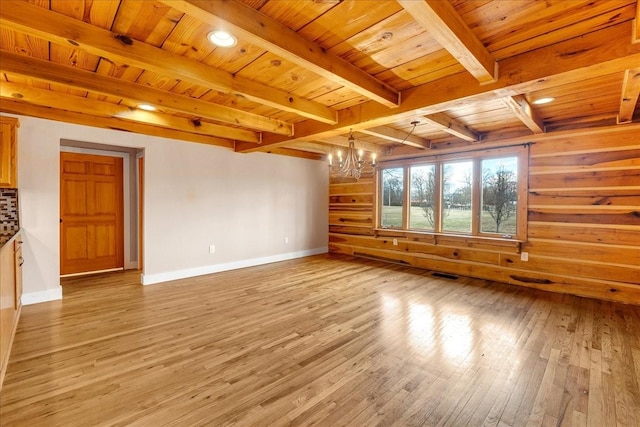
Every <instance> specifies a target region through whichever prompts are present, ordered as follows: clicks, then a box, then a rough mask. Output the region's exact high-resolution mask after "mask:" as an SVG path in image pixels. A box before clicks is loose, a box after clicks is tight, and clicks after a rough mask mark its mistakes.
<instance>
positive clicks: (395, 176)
mask: <svg viewBox="0 0 640 427" xmlns="http://www.w3.org/2000/svg"><path fill="white" fill-rule="evenodd" d="M403 200H404V169H403V168H388V169H382V218H381V222H382V224H381V225H382V227H384V228H400V227H402V217H403V212H404V210H403Z"/></svg>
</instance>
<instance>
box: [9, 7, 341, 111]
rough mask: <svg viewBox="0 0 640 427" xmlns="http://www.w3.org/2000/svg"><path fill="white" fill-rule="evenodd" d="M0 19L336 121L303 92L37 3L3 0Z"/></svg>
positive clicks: (105, 54)
mask: <svg viewBox="0 0 640 427" xmlns="http://www.w3.org/2000/svg"><path fill="white" fill-rule="evenodd" d="M0 25H1V26H2V27H4V29H10V30H15V31H18V32H21V33H25V34H28V35H31V36H35V37H39V38H42V39H45V40H48V41H51V42H54V43H58V44H61V45H63V46H71V47H73V48H77V49H82V50H84V51H87V52H89V53H92V54H94V55H98V56H102V57H105V58H110V59H111V60H113V61H117V62H123V63H125V64H130V65H134V66H136V67H140V68H142V69H145V70H150V71H153V72H156V73H159V74H162V75H167V74H168V75H171V76H172V77H173V78H176V79H181V80H184V81H187V82H190V83H192V84H195V85H198V86H202V87H205V88H209V89H213V90H217V91H220V92H224V93H229V94H233V95H239V96H244V97H245V98H247V99H249V100H251V101H254V102H258V103H260V104H263V105H267V106H269V107H272V108H277V109H280V110H284V111H288V112H292V113H296V114H299V115H301V116H303V117H307V118H310V119H313V120H318V121H320V122H323V123H336V121H337V118H336V112H335V110H332V109H330V108H328V107H326V106H324V105H322V104H320V103H317V102H313V101H309V100H307V99H303V98H299V97H297V96H294V95H293V94H291V93H287V92H284V91H281V90H276V89H273V88H270V87H268V86H265V85H262V84H260V83H257V82H254V81H252V80H249V79H246V78H242V77H239V76H234V75H232V74H231V73H227V72H225V71H222V70H218V69H215V68H213V67H209V66H207V65H205V64H202V63H200V62H197V61H193V60H190V59H188V58H185V57H183V56H180V55H176V54H173V53H171V52H168V51H166V50H163V49H160V48H157V47H155V46H152V45H148V44H145V43H143V42H140V41H137V40H133V39H131V38H129V37H127V36H123V35H119V34H115V33H112V32H110V31H108V30H104V29H102V28H98V27H95V26H93V25H90V24H87V23H85V22H83V21H80V20H77V19H73V18H70V17H68V16H65V15H62V14H59V13H56V12H52V11H49V10H47V9H45V8H42V7H38V6H33V5H31V4H29V3H26V2H23V1H7V0H3V7H1V8H0Z"/></svg>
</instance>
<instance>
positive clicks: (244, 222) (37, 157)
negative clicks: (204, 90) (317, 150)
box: [15, 116, 328, 304]
mask: <svg viewBox="0 0 640 427" xmlns="http://www.w3.org/2000/svg"><path fill="white" fill-rule="evenodd" d="M15 117H18V118H19V119H20V129H19V130H18V147H19V149H18V156H19V157H18V168H19V169H18V180H19V182H18V186H19V198H20V199H19V201H20V210H21V213H22V216H21V226H22V228H23V234H24V242H25V243H24V248H23V251H24V257H25V260H26V261H25V265H24V270H23V287H24V297H23V303H26V304H28V303H34V302H39V301H47V300H52V299H57V298H60V297H61V288H60V285H59V283H60V280H59V274H60V267H59V252H60V250H59V247H60V243H59V242H60V240H59V239H60V236H59V198H60V184H59V152H60V139H72V140H76V141H87V142H94V143H100V144H110V145H116V146H125V147H134V148H144V149H145V195H144V197H145V200H144V202H145V222H144V235H145V238H144V248H145V254H144V277H143V281H144V283H145V284H148V283H157V282H160V281H165V280H170V279H173V278H180V277H189V276H193V275H197V274H205V273H209V272H214V271H221V270H226V269H231V268H238V267H244V266H249V265H257V264H261V263H266V262H272V261H278V260H283V259H289V258H295V257H299V256H304V255H307V254H313V253H322V252H326V251H327V222H328V218H327V217H328V177H327V169H326V165H325V164H323V163H322V162H318V161H313V160H304V159H297V158H291V157H285V156H278V155H270V154H236V153H233V152H232V151H230V150H227V149H223V148H219V147H214V146H207V145H203V144H195V143H188V142H183V141H176V140H171V139H164V138H157V137H151V136H145V135H137V134H132V133H127V132H120V131H114V130H108V129H97V128H91V127H87V126H78V125H71V124H66V123H60V122H54V121H49V120H42V119H35V118H31V117H21V116H15ZM285 237H288V239H289V243H285ZM211 244H214V245H215V247H216V253H215V254H209V245H211Z"/></svg>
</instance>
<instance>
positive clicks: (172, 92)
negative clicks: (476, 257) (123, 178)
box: [0, 0, 640, 159]
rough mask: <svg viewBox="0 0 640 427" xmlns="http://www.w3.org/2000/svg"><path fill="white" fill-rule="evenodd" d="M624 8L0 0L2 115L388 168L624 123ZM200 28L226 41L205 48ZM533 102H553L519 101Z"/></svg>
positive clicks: (629, 90)
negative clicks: (225, 34) (340, 150)
mask: <svg viewBox="0 0 640 427" xmlns="http://www.w3.org/2000/svg"><path fill="white" fill-rule="evenodd" d="M639 9H640V7H639V5H638V0H612V1H603V0H598V1H593V0H585V1H581V0H571V1H537V0H511V1H502V0H471V1H468V0H451V1H441V0H371V1H369V0H342V1H340V0H302V1H281V0H242V1H238V0H185V1H179V0H162V1H154V0H147V1H138V0H111V1H90V0H30V1H19V0H16V1H13V0H3V1H2V2H0V49H1V51H0V71H1V72H2V83H1V86H0V94H1V98H0V111H4V112H9V113H16V114H24V115H28V116H37V117H43V118H50V119H54V120H61V121H66V122H73V123H80V124H87V125H91V126H98V127H106V128H115V129H123V130H127V131H131V132H139V133H143V134H149V135H160V136H167V137H172V138H177V139H181V140H185V141H194V142H200V143H208V144H214V145H219V146H224V147H228V148H231V149H234V150H236V151H238V152H252V151H268V152H273V153H279V154H287V155H294V156H301V157H308V158H316V159H321V158H324V155H325V154H326V153H328V152H330V151H331V150H334V149H335V148H336V146H344V145H347V139H346V136H347V135H348V134H349V132H350V131H351V130H353V132H354V134H355V137H356V139H357V145H359V146H361V147H362V148H365V149H368V150H375V151H377V152H379V153H380V155H382V156H383V157H384V156H385V155H386V156H387V157H393V156H397V155H403V156H407V155H420V154H424V152H425V150H430V149H437V148H439V147H445V146H446V147H456V146H464V145H468V144H477V143H483V142H491V141H500V140H502V139H506V138H513V137H526V136H527V135H532V134H534V133H535V134H540V133H553V132H559V131H563V130H568V129H574V128H583V127H592V126H602V125H612V126H624V125H625V124H626V123H630V122H633V121H638V120H640V108H639V106H638V94H639V93H640V24H639V22H640V16H639V15H640V12H639ZM215 29H226V30H228V31H230V32H231V33H233V34H234V35H235V36H236V37H237V39H238V43H237V44H236V45H235V46H233V47H230V48H222V47H215V46H214V45H212V44H211V43H209V41H208V40H207V34H208V33H209V32H211V31H212V30H215ZM543 97H553V98H555V101H554V102H552V103H549V104H544V105H535V104H534V103H533V102H534V101H535V100H537V99H540V98H543ZM142 103H146V104H152V105H154V106H155V107H157V111H155V112H148V111H142V110H140V109H139V108H138V106H139V105H140V104H142ZM416 121H417V122H418V124H417V125H416V126H415V129H413V128H414V126H412V125H411V122H416ZM412 129H413V132H412V134H411V136H410V137H409V138H406V140H405V136H406V135H407V133H408V132H409V131H411V130H412ZM403 140H404V141H403Z"/></svg>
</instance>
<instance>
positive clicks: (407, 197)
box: [402, 166, 411, 230]
mask: <svg viewBox="0 0 640 427" xmlns="http://www.w3.org/2000/svg"><path fill="white" fill-rule="evenodd" d="M403 169H404V174H403V177H402V179H403V182H404V187H403V188H404V194H403V197H404V201H403V203H404V209H403V212H404V215H403V216H402V229H403V230H408V229H409V217H410V215H411V183H410V182H409V166H405V167H404V168H403Z"/></svg>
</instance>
